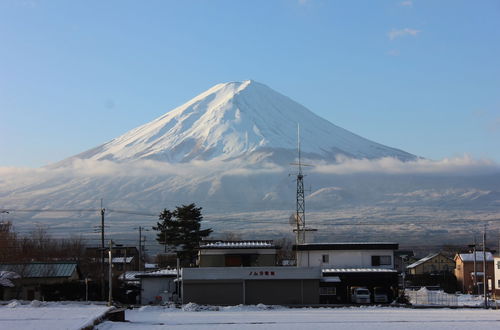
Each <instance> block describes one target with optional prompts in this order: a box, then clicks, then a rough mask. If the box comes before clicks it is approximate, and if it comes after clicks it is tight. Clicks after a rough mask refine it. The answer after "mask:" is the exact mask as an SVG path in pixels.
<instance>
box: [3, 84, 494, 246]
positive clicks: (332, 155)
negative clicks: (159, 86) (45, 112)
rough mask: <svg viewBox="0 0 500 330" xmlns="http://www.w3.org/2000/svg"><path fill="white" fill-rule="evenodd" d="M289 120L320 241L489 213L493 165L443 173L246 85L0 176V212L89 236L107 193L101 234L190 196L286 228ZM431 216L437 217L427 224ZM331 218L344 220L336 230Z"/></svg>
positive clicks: (267, 231) (221, 211)
mask: <svg viewBox="0 0 500 330" xmlns="http://www.w3.org/2000/svg"><path fill="white" fill-rule="evenodd" d="M298 123H299V124H300V141H301V151H302V155H303V156H304V158H307V159H308V160H312V162H311V163H312V164H313V165H315V166H314V167H308V168H307V169H306V175H307V178H306V187H307V188H306V189H307V190H308V193H307V196H306V205H307V218H308V219H310V220H311V225H312V226H318V229H320V230H319V232H321V234H322V235H326V236H328V237H327V238H328V239H331V237H332V236H329V235H333V234H335V235H337V237H339V236H338V235H344V236H342V237H344V239H345V238H351V237H352V235H353V232H354V231H353V230H352V228H350V227H349V224H350V223H355V222H358V221H365V222H366V221H371V219H373V221H378V222H380V221H382V220H384V221H386V220H387V221H389V222H390V221H395V222H397V223H404V222H405V221H406V222H408V221H409V220H408V218H410V219H411V221H417V222H418V221H420V220H422V221H427V222H428V223H427V224H426V227H425V228H424V227H422V228H424V229H422V230H421V231H422V232H421V233H420V234H419V235H421V236H424V235H427V234H428V232H429V230H431V229H429V230H427V229H426V228H427V226H428V227H429V228H430V227H432V226H430V225H429V223H431V222H432V223H434V222H435V223H436V226H433V227H432V228H433V229H432V230H435V233H436V235H438V234H439V233H440V230H449V226H447V225H446V222H447V221H452V220H456V221H464V219H465V220H467V221H469V220H470V219H472V220H471V221H476V219H490V218H491V219H498V206H499V205H500V197H499V196H500V192H499V191H498V186H499V185H500V175H499V174H498V171H497V170H496V169H495V168H494V167H495V166H494V165H488V163H486V164H482V163H480V164H474V163H473V164H472V165H473V166H472V168H476V167H477V166H479V167H478V168H476V169H475V170H474V171H473V174H472V175H468V176H467V174H466V175H464V176H461V175H456V176H455V175H453V176H449V175H447V173H448V172H447V170H443V166H444V167H445V168H449V169H450V171H453V170H454V167H453V166H450V165H453V164H450V163H454V162H453V161H443V162H438V163H437V164H433V163H432V161H429V160H425V159H422V158H418V157H416V156H414V155H412V154H410V153H407V152H404V151H401V150H398V149H394V148H390V147H387V146H384V145H381V144H378V143H376V142H372V141H370V140H367V139H365V138H362V137H360V136H358V135H356V134H354V133H351V132H349V131H347V130H345V129H343V128H340V127H338V126H336V125H334V124H332V123H330V122H329V121H327V120H325V119H323V118H321V117H319V116H317V115H315V114H314V113H313V112H311V111H310V110H308V109H306V108H305V107H304V106H302V105H300V104H298V103H296V102H295V101H293V100H291V99H290V98H288V97H286V96H284V95H282V94H280V93H278V92H276V91H274V90H272V89H270V88H269V87H267V86H265V85H263V84H260V83H257V82H254V81H244V82H231V83H225V84H218V85H216V86H214V87H212V88H210V89H209V90H207V91H206V92H204V93H201V94H200V95H198V96H196V97H195V98H193V99H192V100H190V101H188V102H187V103H185V104H183V105H181V106H180V107H178V108H176V109H173V110H172V111H169V112H167V113H166V114H165V115H163V116H161V117H159V118H157V119H155V120H153V121H151V122H149V123H147V124H144V125H142V126H140V127H138V128H136V129H133V130H131V131H129V132H127V133H125V134H123V135H121V136H119V137H117V138H116V139H113V140H111V141H110V142H108V143H105V144H103V145H100V146H98V147H96V148H93V149H91V150H88V151H85V152H83V153H80V154H78V155H76V156H73V157H70V158H67V159H66V160H63V161H61V162H59V163H56V164H53V165H51V166H46V167H43V168H40V169H33V170H18V169H16V170H12V171H10V172H9V171H7V172H9V173H12V174H9V175H5V174H4V173H6V172H0V211H1V210H6V211H9V210H10V211H9V213H8V216H9V217H12V219H13V220H14V221H15V225H16V226H18V228H22V227H24V228H25V229H26V230H28V231H29V230H32V229H33V221H47V222H49V223H50V230H54V231H56V228H57V230H59V231H60V233H62V234H68V233H72V232H80V233H87V234H89V232H90V234H92V232H93V229H92V226H95V225H96V224H97V223H96V221H99V219H100V215H99V213H98V212H94V211H95V210H96V209H97V208H98V207H100V202H101V199H104V206H105V207H106V209H107V212H108V213H107V217H108V218H110V221H109V223H110V231H113V232H115V233H121V234H123V235H129V234H130V228H133V227H134V226H135V225H136V222H137V221H143V222H141V223H144V225H145V226H149V225H151V226H152V225H153V224H154V221H155V215H156V214H159V212H160V211H161V210H162V209H163V208H173V207H174V206H176V205H181V204H186V203H192V202H195V203H196V204H197V205H199V206H202V207H203V211H204V215H205V216H206V219H208V221H209V223H208V225H209V226H211V227H212V228H214V230H215V231H218V232H219V233H220V232H224V231H228V230H229V231H233V232H237V233H242V234H243V235H244V236H246V237H248V238H251V237H254V238H262V237H270V236H272V235H277V234H278V235H279V233H286V232H290V228H289V226H288V218H289V215H290V212H293V210H294V209H295V201H296V199H295V198H296V196H295V192H296V183H295V181H294V178H293V177H290V174H291V173H293V172H294V171H295V169H294V168H293V166H291V165H290V163H291V162H293V161H294V160H295V159H296V157H297V124H298ZM308 162H309V161H308ZM470 162H471V160H468V159H462V160H458V162H457V164H458V165H459V167H460V166H463V164H464V163H465V164H467V163H470ZM447 166H448V167H447ZM433 168H435V169H437V170H438V172H434V171H433ZM419 170H420V171H419ZM422 170H423V172H422ZM483 170H486V171H483ZM435 173H438V174H435ZM439 173H444V174H445V175H443V176H441V175H440V174H439ZM478 173H479V174H480V175H477V174H478ZM443 206H445V208H443ZM15 210H19V212H17V213H16V211H15ZM30 210H35V211H30ZM50 210H56V212H52V211H50ZM89 210H90V211H89ZM113 210H114V211H115V213H113ZM127 210H128V211H131V212H129V213H127V212H125V213H119V212H116V211H127ZM62 211H64V212H62ZM66 211H67V212H66ZM51 212H52V213H51ZM75 212H76V213H75ZM464 212H465V213H464ZM467 212H469V213H467ZM481 212H482V213H481ZM130 213H131V214H130ZM6 214H7V213H5V212H4V213H2V215H3V216H4V217H6ZM141 214H150V215H151V214H152V215H153V217H142V216H141ZM436 214H438V215H439V219H437V220H432V219H434V217H435V216H436ZM9 219H11V218H8V219H7V220H9ZM360 219H361V220H360ZM381 219H382V220H381ZM428 219H431V220H428ZM0 220H1V218H0ZM339 222H340V224H342V223H344V224H346V225H347V227H342V228H344V229H342V230H341V229H339V227H335V225H334V223H335V224H339ZM389 222H388V224H389ZM23 224H24V225H23ZM469 225H470V226H471V228H472V226H474V225H475V222H472V224H469ZM377 228H382V227H377ZM408 228H409V227H408V225H404V224H402V225H398V226H393V225H391V226H389V225H388V227H387V229H386V228H383V230H382V229H381V230H379V231H378V234H380V235H382V236H380V237H381V238H383V235H386V236H385V237H391V238H392V232H391V231H399V233H400V235H402V237H405V239H406V237H407V235H408V230H409V229H408ZM411 228H412V229H411V230H415V228H413V227H411ZM442 228H444V229H442ZM498 228H500V226H498ZM493 229H494V228H492V230H493ZM355 232H356V233H358V234H359V235H361V236H359V235H358V238H359V239H365V238H366V239H373V237H374V236H373V235H374V231H373V228H371V227H366V230H364V231H363V232H362V233H361V231H360V229H359V228H356V231H355ZM247 233H248V236H247ZM256 233H257V234H256ZM290 233H291V232H290ZM459 234H460V233H457V235H459ZM262 235H264V236H262ZM266 235H267V236H266ZM460 235H464V233H461V234H460ZM414 236H415V235H414ZM415 237H416V236H415ZM456 237H457V239H458V237H459V236H456ZM436 240H438V241H439V240H441V237H440V236H436Z"/></svg>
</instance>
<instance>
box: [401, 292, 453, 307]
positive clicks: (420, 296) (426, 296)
mask: <svg viewBox="0 0 500 330" xmlns="http://www.w3.org/2000/svg"><path fill="white" fill-rule="evenodd" d="M405 295H406V296H407V297H408V299H409V300H410V303H411V304H412V305H425V306H450V307H452V306H458V295H456V294H449V293H446V292H443V291H431V290H427V289H426V288H422V289H420V290H417V291H411V290H406V291H405Z"/></svg>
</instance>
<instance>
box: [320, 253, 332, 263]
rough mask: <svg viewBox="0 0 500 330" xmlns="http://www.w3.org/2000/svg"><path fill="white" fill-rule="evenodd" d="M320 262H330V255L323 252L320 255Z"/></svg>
mask: <svg viewBox="0 0 500 330" xmlns="http://www.w3.org/2000/svg"><path fill="white" fill-rule="evenodd" d="M321 262H322V263H324V264H327V263H329V262H330V256H329V255H328V254H323V255H322V256H321Z"/></svg>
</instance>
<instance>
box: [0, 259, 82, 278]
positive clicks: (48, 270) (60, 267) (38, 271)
mask: <svg viewBox="0 0 500 330" xmlns="http://www.w3.org/2000/svg"><path fill="white" fill-rule="evenodd" d="M0 271H8V272H14V273H17V274H19V275H20V276H21V277H24V278H39V277H71V276H72V275H73V274H74V273H75V272H76V271H77V266H76V262H46V263H45V262H31V263H18V264H0Z"/></svg>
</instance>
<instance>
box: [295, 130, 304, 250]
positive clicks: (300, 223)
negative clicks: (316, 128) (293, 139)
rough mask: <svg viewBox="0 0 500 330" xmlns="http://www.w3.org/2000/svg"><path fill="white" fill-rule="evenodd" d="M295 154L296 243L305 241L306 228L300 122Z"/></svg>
mask: <svg viewBox="0 0 500 330" xmlns="http://www.w3.org/2000/svg"><path fill="white" fill-rule="evenodd" d="M297 154H298V163H297V166H298V172H297V194H296V201H297V203H296V213H295V219H296V222H297V225H296V226H297V228H296V231H297V239H296V240H297V244H300V243H304V242H305V234H306V232H305V228H306V199H305V194H304V174H303V173H302V159H301V155H300V124H297Z"/></svg>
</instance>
